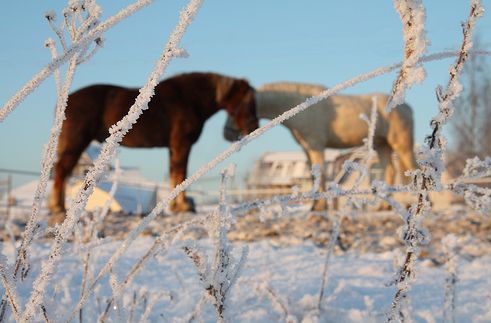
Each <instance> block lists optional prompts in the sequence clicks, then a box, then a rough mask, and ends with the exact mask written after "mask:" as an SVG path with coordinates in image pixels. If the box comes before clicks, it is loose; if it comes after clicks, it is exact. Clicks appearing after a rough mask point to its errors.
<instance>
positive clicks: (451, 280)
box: [442, 234, 458, 323]
mask: <svg viewBox="0 0 491 323" xmlns="http://www.w3.org/2000/svg"><path fill="white" fill-rule="evenodd" d="M442 246H443V251H444V253H445V260H446V261H445V265H446V266H445V267H446V271H447V277H446V278H445V299H444V302H443V322H449V323H454V322H455V302H456V297H455V285H456V283H457V282H458V277H457V251H456V248H457V237H456V236H455V235H453V234H449V235H447V236H445V237H444V238H443V239H442Z"/></svg>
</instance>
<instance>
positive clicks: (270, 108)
mask: <svg viewBox="0 0 491 323" xmlns="http://www.w3.org/2000/svg"><path fill="white" fill-rule="evenodd" d="M305 99H307V97H306V96H305V98H304V97H303V96H302V95H300V94H298V95H293V94H292V93H289V92H281V91H257V92H256V103H257V115H258V117H259V118H263V119H274V118H276V117H277V116H278V115H280V114H282V113H283V112H285V111H287V110H289V109H291V108H293V107H294V106H296V105H297V104H299V103H302V102H303V101H305Z"/></svg>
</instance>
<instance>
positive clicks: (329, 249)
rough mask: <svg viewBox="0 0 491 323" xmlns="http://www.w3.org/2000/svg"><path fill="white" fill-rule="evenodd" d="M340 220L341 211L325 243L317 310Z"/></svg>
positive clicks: (320, 302) (341, 216) (322, 295)
mask: <svg viewBox="0 0 491 323" xmlns="http://www.w3.org/2000/svg"><path fill="white" fill-rule="evenodd" d="M342 220H343V214H342V213H341V214H339V215H338V216H336V218H335V220H334V224H333V226H332V230H331V237H330V238H329V243H328V244H327V248H326V258H325V260H324V269H323V271H322V281H321V288H320V291H319V300H318V302H317V309H319V310H320V309H321V306H322V299H323V298H324V291H325V289H326V285H327V279H328V274H329V261H330V260H331V255H332V252H333V251H334V246H335V245H336V242H337V241H338V238H339V231H340V230H339V229H340V227H341V222H342Z"/></svg>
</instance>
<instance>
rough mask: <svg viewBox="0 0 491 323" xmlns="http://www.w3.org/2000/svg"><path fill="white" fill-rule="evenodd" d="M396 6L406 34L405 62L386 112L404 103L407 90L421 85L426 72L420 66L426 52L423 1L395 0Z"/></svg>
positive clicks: (393, 88) (393, 87)
mask: <svg viewBox="0 0 491 323" xmlns="http://www.w3.org/2000/svg"><path fill="white" fill-rule="evenodd" d="M394 6H395V8H396V10H397V12H398V13H399V16H400V17H401V20H402V25H403V34H404V61H403V63H402V66H401V69H400V71H399V75H398V76H397V79H396V81H395V82H394V85H393V86H392V91H391V95H390V98H389V100H388V102H387V107H386V111H387V112H389V111H390V110H392V108H394V107H395V106H396V105H398V104H401V103H403V102H404V96H405V92H406V89H408V88H410V87H411V86H412V85H413V84H415V83H421V82H422V81H423V79H424V77H425V71H424V69H423V67H422V66H417V65H418V64H419V61H420V58H421V57H422V56H423V54H424V53H425V51H426V43H427V41H426V35H425V30H424V26H425V8H424V6H423V3H422V1H421V0H394Z"/></svg>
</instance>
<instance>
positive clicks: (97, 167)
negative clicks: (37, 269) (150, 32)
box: [52, 0, 202, 282]
mask: <svg viewBox="0 0 491 323" xmlns="http://www.w3.org/2000/svg"><path fill="white" fill-rule="evenodd" d="M201 2H202V1H201V0H191V1H190V2H189V3H188V5H187V6H186V8H185V9H184V10H183V11H182V12H181V14H180V18H179V22H178V24H177V26H176V28H175V29H174V31H173V32H172V34H171V35H170V37H169V41H168V42H167V45H166V46H165V49H164V51H163V52H162V54H161V56H160V59H159V60H158V62H157V64H156V66H155V69H154V70H153V71H152V73H151V74H150V76H149V79H148V81H147V83H146V84H145V85H144V86H143V87H142V88H141V89H140V94H139V95H138V97H137V98H136V100H135V103H134V104H133V105H132V106H131V107H130V110H129V112H128V114H127V115H126V116H125V117H123V119H121V120H120V121H118V122H117V123H116V124H115V125H113V126H112V127H111V128H110V129H109V133H110V136H109V137H108V138H107V139H106V141H105V142H104V144H103V146H102V150H101V153H100V155H99V157H98V158H97V159H96V160H95V162H94V166H93V167H92V168H91V169H90V171H89V172H88V174H87V176H86V177H85V179H84V184H83V185H82V188H81V189H80V190H79V191H78V192H77V195H76V197H75V199H74V203H73V204H72V207H71V208H70V209H69V210H68V212H67V218H66V220H65V222H63V224H62V225H61V228H60V234H59V237H60V238H59V239H57V240H55V241H56V242H59V243H58V244H55V246H54V247H53V249H52V254H53V255H57V254H58V252H59V249H60V248H61V245H62V244H63V243H64V241H65V240H66V237H67V235H68V233H69V232H70V231H71V229H72V228H73V226H74V224H75V223H76V221H77V220H78V218H79V216H80V214H81V212H82V209H83V208H84V207H85V204H86V202H87V199H88V197H89V196H90V194H91V193H92V191H93V189H94V185H95V183H96V181H97V180H98V178H99V177H100V176H101V174H102V173H103V171H104V169H105V165H106V164H107V162H108V161H109V160H110V159H111V158H112V157H113V155H114V153H115V151H116V148H117V147H118V145H119V143H120V142H121V140H122V139H123V137H124V135H125V134H126V133H127V132H128V131H129V130H130V129H131V127H132V126H133V124H135V123H136V122H137V120H138V118H139V116H140V115H141V114H142V113H143V110H145V109H146V108H148V105H147V104H148V102H149V101H150V98H151V96H152V95H153V94H154V93H153V90H154V88H155V86H156V85H157V82H158V80H159V77H160V75H161V74H162V73H163V72H164V70H165V68H166V67H167V65H168V64H169V62H170V60H171V59H172V58H173V57H174V56H175V53H176V49H177V45H178V43H179V41H180V39H181V38H182V36H183V35H184V32H185V31H186V29H187V27H188V26H189V24H190V23H191V21H192V20H193V18H194V16H195V15H196V13H197V11H198V9H199V7H200V6H201ZM176 196H177V194H176ZM174 197H175V196H174ZM158 213H159V212H155V209H154V211H152V213H151V214H150V215H148V216H147V217H146V218H144V219H143V220H142V222H141V223H140V225H139V226H138V227H137V228H136V229H134V230H132V231H131V232H130V233H129V235H128V237H127V238H126V239H125V241H123V243H122V244H121V246H120V247H119V248H118V249H117V250H116V252H115V253H114V254H113V256H112V257H111V258H110V259H109V261H108V262H107V263H106V264H105V265H104V266H103V268H102V269H101V271H100V272H99V274H98V275H97V276H96V278H95V281H94V282H97V281H99V280H100V279H101V278H102V277H103V276H104V275H106V274H107V273H108V272H109V270H110V269H111V268H112V266H113V264H114V263H115V262H116V260H117V259H118V258H119V257H120V256H121V255H122V254H123V253H124V252H125V251H126V249H127V248H128V247H129V246H130V244H131V243H132V242H133V241H134V240H135V239H136V237H137V236H138V235H139V234H140V233H141V232H142V231H143V229H144V228H145V227H146V226H147V225H148V223H150V221H151V220H153V219H154V218H155V217H156V216H157V214H158Z"/></svg>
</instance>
